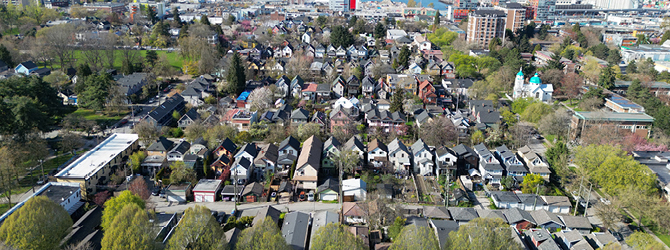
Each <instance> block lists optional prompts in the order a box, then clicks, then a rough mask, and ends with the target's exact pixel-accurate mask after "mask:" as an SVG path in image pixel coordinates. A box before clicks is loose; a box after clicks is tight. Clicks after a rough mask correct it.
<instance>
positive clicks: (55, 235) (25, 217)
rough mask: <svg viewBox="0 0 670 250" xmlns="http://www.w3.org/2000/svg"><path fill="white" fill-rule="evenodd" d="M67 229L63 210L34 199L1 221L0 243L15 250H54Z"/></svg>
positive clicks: (43, 198)
mask: <svg viewBox="0 0 670 250" xmlns="http://www.w3.org/2000/svg"><path fill="white" fill-rule="evenodd" d="M71 227H72V219H71V218H70V215H69V214H68V213H67V211H65V209H64V208H63V207H61V206H60V205H59V204H56V203H55V202H53V201H51V200H50V199H49V198H47V197H46V196H35V197H33V198H30V199H29V200H28V201H27V202H26V203H25V204H23V206H22V207H21V208H19V209H18V210H16V211H14V213H12V214H11V215H10V216H9V217H7V218H6V219H5V221H4V222H3V223H2V227H0V241H2V242H4V243H5V244H7V245H9V246H11V247H14V248H16V249H35V250H38V249H44V250H47V249H58V247H59V245H60V241H61V240H62V239H63V237H65V236H66V235H67V234H68V233H69V232H70V228H71Z"/></svg>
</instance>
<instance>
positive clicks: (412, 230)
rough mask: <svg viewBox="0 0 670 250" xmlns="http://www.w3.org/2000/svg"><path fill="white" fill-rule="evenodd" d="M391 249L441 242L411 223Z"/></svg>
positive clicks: (435, 246)
mask: <svg viewBox="0 0 670 250" xmlns="http://www.w3.org/2000/svg"><path fill="white" fill-rule="evenodd" d="M410 1H411V0H410ZM389 249H391V250H405V249H407V250H409V249H440V244H439V243H438V242H437V238H436V237H435V233H434V232H433V230H432V229H430V228H428V227H417V226H415V225H409V226H406V227H405V228H403V229H402V231H400V235H398V237H397V238H396V239H395V240H394V241H393V245H391V247H390V248H389Z"/></svg>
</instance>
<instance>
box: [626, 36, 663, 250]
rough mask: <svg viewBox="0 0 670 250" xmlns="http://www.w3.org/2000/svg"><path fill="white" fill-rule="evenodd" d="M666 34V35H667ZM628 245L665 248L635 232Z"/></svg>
mask: <svg viewBox="0 0 670 250" xmlns="http://www.w3.org/2000/svg"><path fill="white" fill-rule="evenodd" d="M667 33H668V32H666V33H665V34H667ZM626 244H628V245H629V246H630V247H632V248H633V249H635V250H656V249H664V248H665V246H664V245H663V244H661V243H660V242H658V241H656V240H655V239H654V237H653V236H651V235H649V234H648V233H645V232H640V231H638V232H635V233H633V234H631V235H630V236H628V238H627V239H626Z"/></svg>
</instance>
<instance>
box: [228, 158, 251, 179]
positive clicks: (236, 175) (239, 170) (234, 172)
mask: <svg viewBox="0 0 670 250" xmlns="http://www.w3.org/2000/svg"><path fill="white" fill-rule="evenodd" d="M250 167H251V162H250V161H249V160H247V158H245V157H240V158H238V159H236V160H235V162H234V163H233V165H231V166H230V179H231V180H233V181H240V180H241V181H243V182H246V180H247V176H248V174H249V168H250Z"/></svg>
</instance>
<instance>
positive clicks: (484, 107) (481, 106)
mask: <svg viewBox="0 0 670 250" xmlns="http://www.w3.org/2000/svg"><path fill="white" fill-rule="evenodd" d="M468 105H469V107H470V110H471V112H472V116H473V117H474V120H473V121H471V122H472V123H476V124H482V125H481V127H482V128H487V127H490V128H497V127H498V124H499V123H500V121H501V116H500V112H498V111H496V109H495V107H493V102H491V101H490V100H484V101H481V100H471V101H470V102H468Z"/></svg>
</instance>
